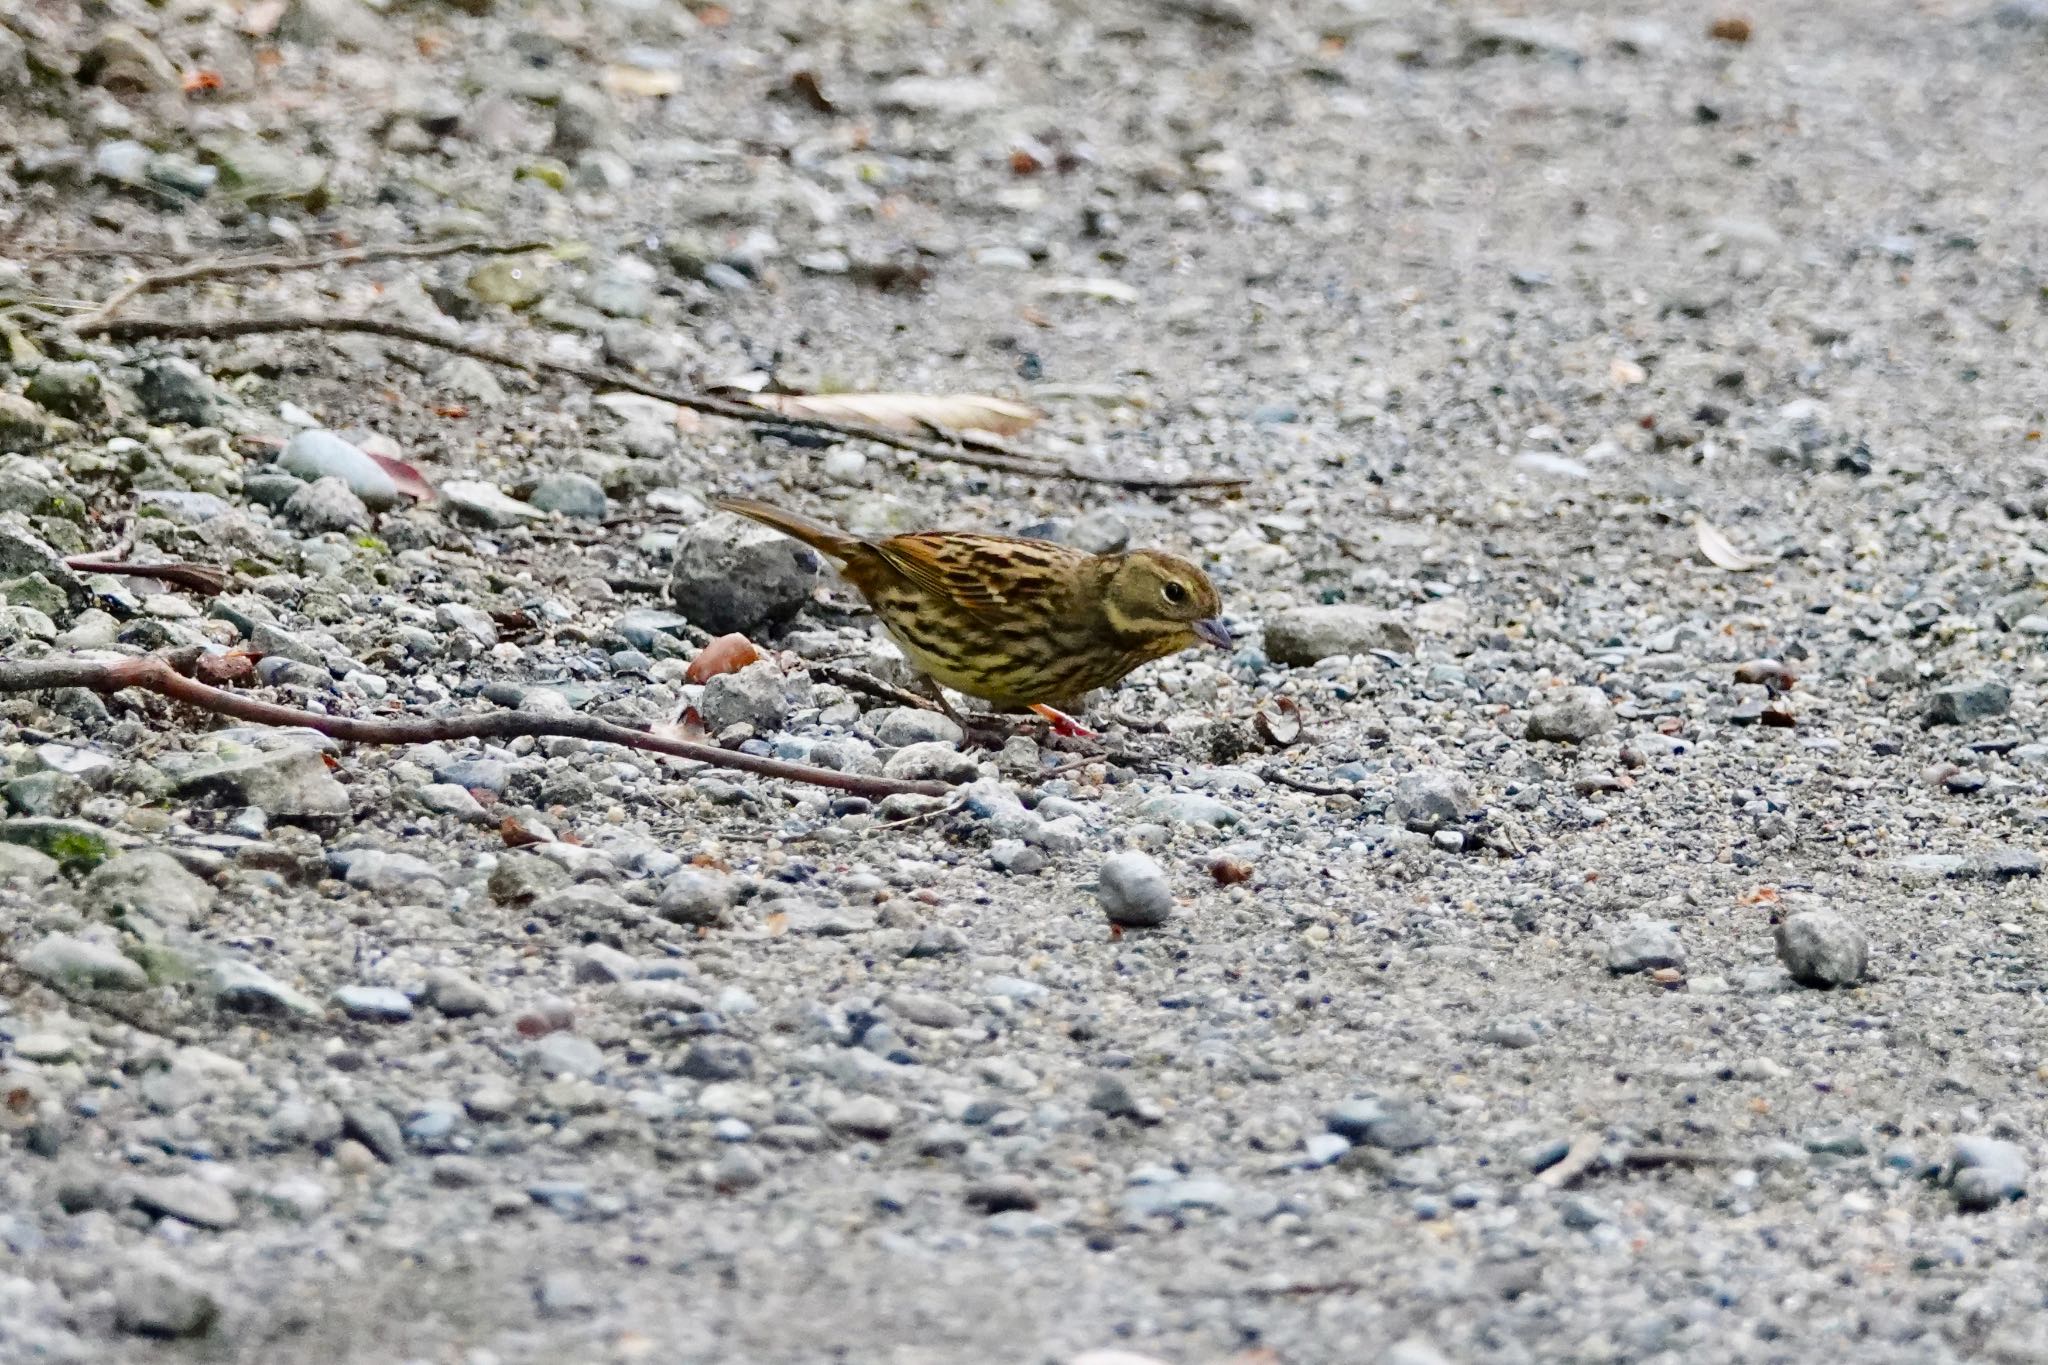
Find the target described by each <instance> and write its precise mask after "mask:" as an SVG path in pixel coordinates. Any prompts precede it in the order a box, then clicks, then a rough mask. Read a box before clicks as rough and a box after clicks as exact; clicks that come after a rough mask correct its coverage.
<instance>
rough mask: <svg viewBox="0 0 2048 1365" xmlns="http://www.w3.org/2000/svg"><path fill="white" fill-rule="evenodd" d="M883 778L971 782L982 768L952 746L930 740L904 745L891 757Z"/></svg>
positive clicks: (884, 768)
mask: <svg viewBox="0 0 2048 1365" xmlns="http://www.w3.org/2000/svg"><path fill="white" fill-rule="evenodd" d="M882 775H883V776H884V777H894V778H901V779H902V780H904V781H907V782H946V783H962V782H972V781H973V780H974V779H975V778H976V777H979V776H980V775H981V764H980V763H979V762H978V761H977V760H976V759H975V758H974V757H973V756H972V755H970V754H963V753H961V752H960V750H959V749H958V748H956V747H954V745H953V744H952V743H949V742H946V741H943V740H929V741H926V742H923V743H918V744H906V745H905V746H903V747H902V748H901V749H898V750H897V751H896V752H895V753H893V754H891V755H890V756H889V761H888V762H887V763H885V764H883V765H882Z"/></svg>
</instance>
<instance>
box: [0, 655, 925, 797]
mask: <svg viewBox="0 0 2048 1365" xmlns="http://www.w3.org/2000/svg"><path fill="white" fill-rule="evenodd" d="M59 687H83V688H87V689H89V690H91V691H94V692H109V693H111V692H119V691H121V690H123V689H124V688H130V687H133V688H137V689H139V690H141V691H145V692H155V693H156V694H158V695H159V696H163V697H168V698H170V699H171V700H172V701H178V702H183V703H185V704H186V705H188V706H193V707H197V708H198V709H200V710H202V711H207V712H211V713H212V714H214V715H218V716H229V717H232V718H233V719H235V720H240V721H246V722H248V723H249V724H252V725H278V726H287V727H293V728H303V729H307V730H317V731H319V732H320V733H321V734H323V735H328V736H330V737H332V738H334V739H339V740H346V741H348V742H349V743H352V744H432V743H435V742H437V741H440V740H449V739H517V738H519V737H520V736H522V735H532V736H535V737H537V738H538V737H545V736H554V737H561V738H567V739H587V740H592V741H595V742H596V743H599V744H617V745H620V746H621V747H623V748H628V749H645V750H647V751H649V752H651V753H657V754H668V755H670V756H671V757H674V758H687V759H692V760H694V761H696V762H698V763H704V764H708V765H710V766H711V767H714V768H736V769H738V770H739V771H741V772H749V773H755V774H758V775H759V776H761V777H779V778H782V779H783V780H784V781H788V782H807V783H809V784H811V785H812V786H817V787H832V788H836V789H837V790H839V791H845V792H852V793H853V794H854V795H856V796H865V797H868V798H870V799H877V798H880V797H885V796H896V795H899V794H904V793H907V794H909V795H912V796H944V795H946V794H947V793H949V792H950V791H951V790H952V788H951V787H949V786H947V785H946V784H945V783H943V782H909V781H905V780H902V779H900V778H893V777H864V776H862V775H860V774H858V773H842V772H834V771H832V770H831V769H830V768H815V767H812V766H811V765H809V764H807V763H786V762H784V761H782V760H781V759H774V758H759V757H756V756H755V755H753V754H743V753H736V752H734V751H733V750H730V749H720V748H718V747H717V746H715V745H711V744H694V743H691V742H690V741H688V740H680V739H665V738H663V737H661V736H659V735H652V734H649V733H647V732H646V731H644V730H632V729H628V728H627V727H626V726H623V725H614V724H613V723H612V722H610V721H608V720H598V719H597V718H595V717H592V716H540V715H531V714H528V713H527V712H524V711H491V712H487V713H485V714H483V715H469V716H446V717H439V718H435V717H402V718H397V719H391V720H360V719H357V718H355V717H353V716H323V715H321V714H319V713H318V712H314V711H300V710H297V709H296V708H294V707H290V706H280V705H278V704H277V703H275V702H267V701H259V700H257V699H256V698H254V697H245V696H241V695H238V694H236V693H233V692H226V691H223V690H221V689H220V688H218V687H209V686H207V685H206V684H205V683H203V682H199V681H197V680H196V679H193V678H188V677H185V676H184V675H183V674H181V673H180V672H178V670H177V669H176V668H174V667H172V665H171V661H170V660H168V659H166V658H164V657H163V656H162V655H158V654H149V655H144V656H143V657H141V658H136V659H115V660H108V661H97V660H90V659H75V658H60V659H20V660H0V693H8V692H46V691H49V690H51V689H54V688H59Z"/></svg>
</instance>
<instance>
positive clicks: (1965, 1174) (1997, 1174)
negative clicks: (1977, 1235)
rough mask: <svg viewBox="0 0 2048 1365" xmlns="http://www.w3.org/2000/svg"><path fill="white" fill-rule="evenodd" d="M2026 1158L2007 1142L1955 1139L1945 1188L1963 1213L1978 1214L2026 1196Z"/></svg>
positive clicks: (1990, 1139)
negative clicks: (1951, 1193) (1949, 1190)
mask: <svg viewBox="0 0 2048 1365" xmlns="http://www.w3.org/2000/svg"><path fill="white" fill-rule="evenodd" d="M2027 1175H2028V1172H2027V1158H2026V1155H2025V1153H2023V1152H2022V1151H2021V1150H2020V1148H2019V1147H2018V1146H2017V1145H2016V1144H2014V1143H2011V1142H2006V1141H2003V1140H2001V1139H1999V1138H1994V1137H1986V1136H1982V1135H1968V1134H1966V1135H1962V1136H1959V1137H1957V1138H1956V1140H1955V1148H1954V1151H1953V1153H1952V1154H1951V1156H1950V1157H1949V1167H1948V1184H1949V1187H1950V1188H1951V1189H1952V1190H1954V1191H1955V1197H1956V1204H1957V1206H1958V1207H1959V1208H1961V1209H1962V1210H1963V1211H1964V1212H1966V1213H1981V1212H1983V1211H1985V1210H1986V1209H1993V1208H1996V1207H1998V1205H2000V1204H2003V1203H2005V1202H2007V1201H2008V1200H2013V1199H2019V1198H2021V1197H2022V1196H2024V1195H2025V1194H2026V1192H2027Z"/></svg>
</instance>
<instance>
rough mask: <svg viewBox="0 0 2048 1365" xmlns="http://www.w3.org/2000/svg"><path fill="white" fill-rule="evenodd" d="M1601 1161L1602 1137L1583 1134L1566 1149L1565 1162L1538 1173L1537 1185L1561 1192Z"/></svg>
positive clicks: (1593, 1134)
mask: <svg viewBox="0 0 2048 1365" xmlns="http://www.w3.org/2000/svg"><path fill="white" fill-rule="evenodd" d="M1599 1159H1600V1135H1599V1134H1598V1133H1581V1134H1579V1135H1578V1136H1577V1137H1575V1138H1573V1139H1572V1145H1571V1146H1570V1147H1569V1148H1567V1149H1566V1151H1565V1154H1564V1159H1563V1160H1561V1161H1559V1162H1558V1163H1557V1164H1556V1165H1555V1166H1549V1167H1546V1168H1545V1169H1543V1170H1542V1171H1540V1172H1538V1173H1537V1176H1536V1183H1537V1184H1539V1185H1548V1186H1549V1187H1550V1188H1551V1189H1553V1190H1561V1189H1563V1188H1564V1187H1565V1186H1567V1185H1569V1184H1571V1183H1572V1182H1573V1181H1574V1180H1577V1179H1578V1178H1579V1177H1580V1176H1582V1175H1584V1174H1585V1173H1586V1172H1587V1171H1588V1170H1589V1169H1591V1168H1592V1165H1593V1163H1594V1162H1595V1161H1598V1160H1599Z"/></svg>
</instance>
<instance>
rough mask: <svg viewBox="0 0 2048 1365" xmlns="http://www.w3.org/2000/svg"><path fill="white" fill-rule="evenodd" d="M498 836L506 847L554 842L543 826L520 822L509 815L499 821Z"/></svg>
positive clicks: (526, 846)
mask: <svg viewBox="0 0 2048 1365" xmlns="http://www.w3.org/2000/svg"><path fill="white" fill-rule="evenodd" d="M498 837H500V838H501V839H503V840H504V841H505V847H507V848H529V847H531V846H532V845H534V844H552V843H553V842H555V836H554V835H552V834H550V833H549V832H548V830H547V828H546V827H545V826H542V825H526V824H522V823H521V822H520V821H519V820H517V819H515V818H514V817H512V816H510V815H508V816H506V817H505V818H504V820H503V821H501V822H500V823H499V825H498Z"/></svg>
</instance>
